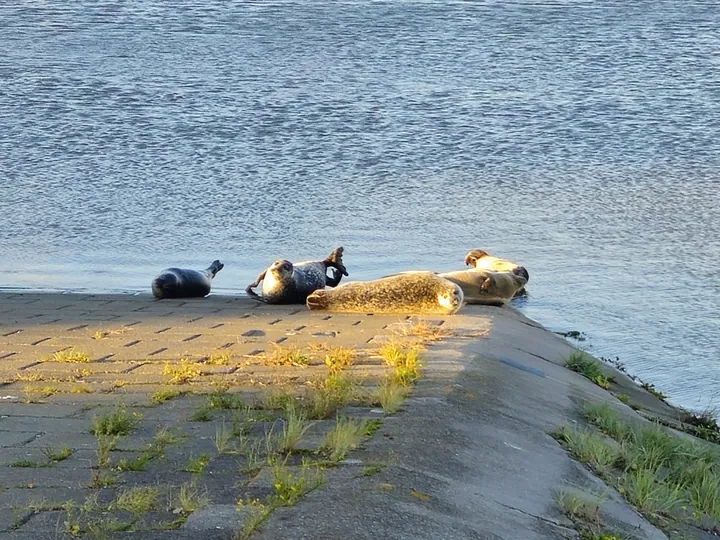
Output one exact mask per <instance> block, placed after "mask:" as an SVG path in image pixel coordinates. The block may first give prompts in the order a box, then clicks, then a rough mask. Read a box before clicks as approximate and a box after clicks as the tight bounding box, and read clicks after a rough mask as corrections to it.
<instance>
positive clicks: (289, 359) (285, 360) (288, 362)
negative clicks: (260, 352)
mask: <svg viewBox="0 0 720 540" xmlns="http://www.w3.org/2000/svg"><path fill="white" fill-rule="evenodd" d="M273 347H274V350H273V352H272V353H270V355H269V356H268V357H267V363H268V364H272V365H275V366H297V367H305V366H308V365H310V357H309V356H308V355H307V354H306V353H305V352H304V351H302V350H301V349H286V348H285V347H282V346H280V345H277V344H275V343H273Z"/></svg>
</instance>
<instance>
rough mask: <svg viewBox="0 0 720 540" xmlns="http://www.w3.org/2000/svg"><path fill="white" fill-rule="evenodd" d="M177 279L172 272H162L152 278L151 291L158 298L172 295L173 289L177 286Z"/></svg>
mask: <svg viewBox="0 0 720 540" xmlns="http://www.w3.org/2000/svg"><path fill="white" fill-rule="evenodd" d="M177 285H178V279H177V277H176V276H175V275H173V274H162V275H161V276H158V277H156V278H155V279H153V282H152V292H153V296H155V298H157V299H158V300H161V299H163V298H170V297H172V296H173V289H174V288H175V287H177Z"/></svg>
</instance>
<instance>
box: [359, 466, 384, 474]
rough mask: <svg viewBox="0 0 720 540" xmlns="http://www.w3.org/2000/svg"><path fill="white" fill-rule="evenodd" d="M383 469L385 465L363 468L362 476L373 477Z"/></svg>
mask: <svg viewBox="0 0 720 540" xmlns="http://www.w3.org/2000/svg"><path fill="white" fill-rule="evenodd" d="M384 469H385V465H367V466H365V467H363V470H362V474H363V476H374V475H376V474H377V473H379V472H382V471H383V470H384Z"/></svg>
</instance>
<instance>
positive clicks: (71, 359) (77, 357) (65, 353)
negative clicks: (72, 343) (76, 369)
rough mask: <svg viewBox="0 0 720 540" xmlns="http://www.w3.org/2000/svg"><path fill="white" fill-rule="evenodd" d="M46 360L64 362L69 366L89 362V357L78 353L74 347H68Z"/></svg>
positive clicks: (80, 352) (83, 353)
mask: <svg viewBox="0 0 720 540" xmlns="http://www.w3.org/2000/svg"><path fill="white" fill-rule="evenodd" d="M48 360H49V361H50V362H65V363H69V364H81V363H85V362H89V361H90V355H88V354H87V353H85V352H82V351H79V350H78V349H76V348H75V347H70V348H68V349H64V350H62V351H57V352H56V353H54V354H53V355H51V356H50V357H49V358H48Z"/></svg>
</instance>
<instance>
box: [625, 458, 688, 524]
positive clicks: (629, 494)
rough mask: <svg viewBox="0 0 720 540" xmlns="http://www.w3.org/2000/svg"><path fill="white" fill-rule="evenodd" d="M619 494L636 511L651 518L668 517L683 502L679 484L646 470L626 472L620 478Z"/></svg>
mask: <svg viewBox="0 0 720 540" xmlns="http://www.w3.org/2000/svg"><path fill="white" fill-rule="evenodd" d="M620 486H621V493H622V494H623V495H624V496H625V498H626V499H627V500H628V501H629V502H630V503H631V504H632V505H633V506H635V507H636V508H638V510H640V511H641V512H643V513H645V514H650V515H652V516H660V515H663V514H664V515H669V513H670V512H671V511H672V510H674V509H676V508H677V507H679V506H680V505H681V504H682V503H683V502H684V500H685V497H684V495H683V488H682V486H680V485H679V484H675V485H673V484H669V483H667V482H665V481H664V480H662V479H661V478H660V476H659V474H658V472H653V471H650V470H648V469H638V470H634V471H631V470H629V471H626V472H625V473H624V474H623V476H622V477H621V478H620Z"/></svg>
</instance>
